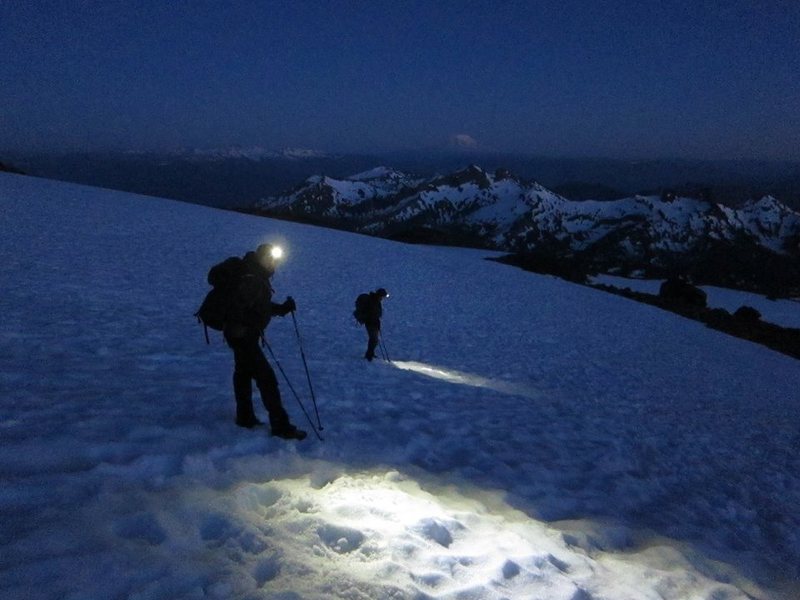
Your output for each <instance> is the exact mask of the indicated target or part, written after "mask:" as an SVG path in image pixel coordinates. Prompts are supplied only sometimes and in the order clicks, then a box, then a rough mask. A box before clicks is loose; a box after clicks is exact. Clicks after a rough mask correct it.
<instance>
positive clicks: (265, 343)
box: [261, 338, 324, 442]
mask: <svg viewBox="0 0 800 600" xmlns="http://www.w3.org/2000/svg"><path fill="white" fill-rule="evenodd" d="M261 341H262V342H263V343H264V345H265V346H266V347H267V350H269V355H270V356H271V357H272V360H274V361H275V365H276V366H277V367H278V370H279V371H280V372H281V375H283V378H284V379H285V380H286V383H287V385H288V386H289V389H290V390H292V394H294V399H295V400H297V403H298V404H299V405H300V410H302V411H303V414H304V415H305V416H306V420H307V421H308V424H309V425H311V429H313V430H314V434H315V435H316V436H317V439H319V441H320V442H322V441H324V440H323V439H322V436H321V435H320V434H319V431H317V428H316V427H314V422H313V421H312V420H311V417H310V416H309V415H308V411H307V410H306V407H305V406H303V402H302V400H300V396H298V395H297V392H296V391H295V390H294V386H293V385H292V382H291V381H289V376H288V375H286V371H284V370H283V367H282V366H281V363H280V361H279V360H278V357H277V356H275V353H274V352H273V351H272V346H270V345H269V342H268V341H267V340H266V338H261Z"/></svg>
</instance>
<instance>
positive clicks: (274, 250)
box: [269, 246, 283, 260]
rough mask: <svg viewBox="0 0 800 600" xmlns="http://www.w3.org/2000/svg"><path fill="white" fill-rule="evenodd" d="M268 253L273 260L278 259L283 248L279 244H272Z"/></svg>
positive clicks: (281, 254)
mask: <svg viewBox="0 0 800 600" xmlns="http://www.w3.org/2000/svg"><path fill="white" fill-rule="evenodd" d="M269 253H270V256H272V259H273V260H278V259H280V258H281V257H282V256H283V248H281V247H280V246H273V247H272V249H271V250H270V251H269Z"/></svg>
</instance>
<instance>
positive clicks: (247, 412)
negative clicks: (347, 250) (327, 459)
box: [209, 244, 306, 439]
mask: <svg viewBox="0 0 800 600" xmlns="http://www.w3.org/2000/svg"><path fill="white" fill-rule="evenodd" d="M281 255H282V252H281V250H280V248H278V247H277V246H272V245H271V244H261V245H260V246H258V248H256V250H255V251H251V252H248V253H247V254H245V255H244V257H243V258H238V257H232V258H229V259H227V260H225V261H224V262H222V263H220V264H218V265H216V266H215V267H213V268H212V269H211V271H210V272H209V282H211V281H212V278H214V277H215V276H216V277H218V278H229V280H230V299H229V301H228V306H227V307H226V309H225V322H224V327H223V330H222V331H223V334H224V336H225V341H226V342H227V343H228V346H230V347H231V350H233V360H234V370H233V393H234V396H235V398H236V424H237V425H239V426H240V427H246V428H248V429H251V428H253V427H256V426H257V425H260V424H261V421H260V420H259V419H258V418H257V417H256V415H255V412H254V410H253V388H252V381H253V380H255V382H256V386H257V387H258V391H259V392H260V393H261V400H262V402H263V403H264V408H266V409H267V413H268V415H269V424H270V429H271V433H272V435H273V436H277V437H281V438H286V439H303V438H305V437H306V433H305V432H304V431H302V430H300V429H297V427H295V426H294V425H292V423H291V422H290V421H289V416H288V414H287V413H286V410H285V409H284V407H283V403H282V402H281V394H280V390H279V388H278V380H277V378H276V377H275V372H274V371H273V370H272V367H271V366H270V365H269V362H267V358H266V357H265V356H264V352H263V351H262V350H261V347H260V345H259V341H260V340H261V339H262V338H263V336H264V330H265V329H266V327H267V325H269V322H270V319H271V318H272V317H273V316H275V315H277V316H280V317H283V316H286V315H287V314H289V313H290V312H292V311H294V310H295V309H296V308H297V306H296V304H295V302H294V299H293V298H292V297H291V296H288V297H287V298H286V301H285V302H283V303H282V304H277V303H275V302H272V294H273V292H274V290H273V289H272V285H271V283H270V278H271V277H272V275H273V274H274V273H275V267H276V266H277V261H278V259H279V258H280V257H281ZM215 271H217V272H216V273H215ZM212 285H213V283H212Z"/></svg>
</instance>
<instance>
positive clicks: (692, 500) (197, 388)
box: [0, 174, 800, 600]
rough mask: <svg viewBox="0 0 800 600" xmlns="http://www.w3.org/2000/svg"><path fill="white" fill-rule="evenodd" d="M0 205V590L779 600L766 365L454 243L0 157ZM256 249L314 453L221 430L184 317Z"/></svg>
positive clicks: (69, 595)
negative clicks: (298, 219)
mask: <svg viewBox="0 0 800 600" xmlns="http://www.w3.org/2000/svg"><path fill="white" fill-rule="evenodd" d="M0 215H2V216H1V217H0V218H1V219H2V232H3V233H2V238H0V281H2V296H0V309H1V312H0V314H2V315H3V318H2V321H0V439H2V444H0V475H1V476H2V482H3V483H2V487H0V507H1V508H2V515H3V518H2V521H0V598H2V599H3V600H5V599H20V598H24V599H48V600H49V599H53V600H55V599H59V600H64V599H69V600H77V599H89V598H91V599H97V598H129V599H145V598H148V599H170V600H174V599H182V598H225V599H229V598H237V599H239V598H241V599H255V598H280V599H290V598H291V599H294V598H320V599H321V598H352V599H361V598H364V599H366V598H393V599H401V598H481V599H483V598H488V599H499V598H542V599H544V598H547V599H563V600H601V599H609V600H611V599H614V600H624V599H653V600H655V599H664V598H674V599H677V598H702V599H708V600H722V599H726V600H728V599H740V598H742V599H743V598H797V597H798V595H797V594H798V579H799V576H800V571H799V570H798V565H800V485H799V481H800V475H799V473H800V469H799V467H800V464H799V463H798V461H799V460H800V459H799V458H798V451H797V450H798V443H799V442H800V417H799V416H798V415H800V411H798V400H797V394H796V390H798V389H800V369H798V363H797V361H795V360H793V359H791V358H789V357H786V356H783V355H781V354H778V353H776V352H773V351H770V350H768V349H766V348H763V347H761V346H758V345H755V344H751V343H748V342H745V341H742V340H738V339H735V338H732V337H730V336H726V335H724V334H721V333H718V332H715V331H712V330H710V329H708V328H705V327H703V326H702V325H700V324H696V323H694V322H691V321H688V320H686V319H682V318H680V317H677V316H675V315H672V314H670V313H667V312H665V311H660V310H658V309H656V308H653V307H649V306H645V305H641V304H637V303H635V302H631V301H629V300H627V299H624V298H620V297H616V296H613V295H610V294H606V293H603V292H599V291H595V290H592V289H589V288H586V287H582V286H575V285H571V284H569V283H566V282H564V281H561V280H558V279H555V278H551V277H545V276H539V275H535V274H531V273H526V272H523V271H521V270H518V269H514V268H512V267H509V266H506V265H501V264H498V263H494V262H489V261H485V260H482V258H483V257H484V256H485V254H486V253H484V252H478V251H473V250H464V249H455V248H435V247H424V246H411V245H403V244H397V243H392V242H388V241H385V240H380V239H374V238H369V237H365V236H359V235H353V234H347V233H344V232H338V231H332V230H325V229H320V228H314V227H310V226H303V225H299V224H293V223H288V222H278V221H271V220H267V219H260V218H257V217H252V216H247V215H242V214H238V213H229V212H222V211H218V210H214V209H210V208H205V207H200V206H193V205H190V204H183V203H180V202H173V201H166V200H160V199H155V198H147V197H141V196H135V195H131V194H124V193H116V192H109V191H105V190H98V189H93V188H86V187H80V186H75V185H68V184H63V183H56V182H47V181H43V180H37V179H33V178H27V177H23V176H14V175H6V174H2V175H0ZM263 241H272V242H279V243H282V244H283V245H284V246H285V248H286V249H287V257H286V260H285V264H284V265H283V266H282V267H281V268H280V269H279V271H278V273H277V274H276V276H275V278H274V281H273V283H274V286H275V288H276V290H277V298H276V299H277V300H282V299H283V297H284V296H285V295H287V294H291V295H293V296H294V297H295V298H296V300H297V302H298V312H297V321H298V325H299V327H300V331H301V334H302V339H303V342H304V348H305V353H306V356H307V358H308V362H309V369H310V372H311V375H312V378H313V381H314V385H315V391H316V396H317V400H318V404H319V411H320V414H321V417H322V423H323V425H324V427H325V429H324V431H323V432H322V434H323V435H324V437H325V441H324V442H319V441H317V440H316V439H315V438H314V436H313V434H312V435H311V436H309V438H308V439H307V440H305V441H303V442H299V443H298V442H287V441H283V440H278V439H273V438H270V437H268V436H267V434H266V432H265V431H264V430H263V429H262V430H253V431H248V430H243V429H240V428H237V427H235V425H234V424H233V408H234V406H233V399H232V391H231V383H230V380H231V370H232V358H231V356H230V352H229V351H228V349H227V348H226V347H225V346H224V344H223V343H222V341H221V339H220V336H219V335H216V336H214V337H213V339H212V344H211V345H210V346H207V345H206V344H205V341H204V339H203V335H202V331H201V329H200V327H199V326H198V325H197V324H196V323H195V322H194V319H193V317H192V313H193V312H194V311H195V310H196V308H197V305H198V304H199V302H200V300H201V299H202V297H203V295H204V294H205V292H206V289H207V285H206V282H205V276H206V272H207V270H208V268H209V266H210V265H212V264H214V263H215V262H217V261H219V260H221V259H223V258H225V257H227V256H229V255H233V254H242V253H243V252H244V251H246V250H248V249H252V248H254V247H255V246H256V245H257V244H259V243H261V242H263ZM378 286H383V287H386V288H387V289H388V290H389V291H390V293H391V297H390V298H389V299H388V300H387V301H386V304H385V307H386V311H385V312H386V314H385V319H384V326H385V331H384V333H385V342H386V349H387V350H388V352H389V354H390V356H391V358H392V359H393V360H395V361H397V362H394V363H388V362H381V361H375V362H373V363H367V362H366V361H364V360H363V359H362V358H361V356H362V354H363V351H364V347H365V344H366V339H365V338H366V336H365V333H364V331H363V329H362V328H358V327H356V326H355V325H354V322H353V320H352V317H351V316H350V313H351V311H352V304H353V300H354V298H355V296H356V295H357V294H358V293H359V292H362V291H366V290H369V289H374V288H375V287H378ZM268 337H269V340H270V343H271V345H272V347H273V348H274V349H275V350H276V352H277V354H278V357H279V359H280V360H281V363H282V365H283V366H284V368H285V370H286V371H287V373H288V375H289V377H290V378H291V380H292V381H293V383H294V386H295V388H296V389H298V390H299V391H300V393H301V394H302V395H303V396H304V399H305V401H306V402H307V403H308V393H307V391H306V386H305V373H304V371H303V367H302V362H301V361H300V357H299V351H298V345H297V338H296V336H295V332H294V327H293V324H292V323H291V319H290V318H289V317H286V318H285V319H276V320H275V321H274V322H273V323H272V324H271V325H270V328H269V330H268ZM281 387H282V389H283V392H284V402H285V404H286V406H287V409H288V410H289V412H290V414H291V415H292V417H293V419H294V421H295V422H296V423H297V424H298V425H305V426H307V423H306V422H305V421H304V417H303V416H302V413H301V412H300V410H299V408H298V406H297V405H296V402H295V400H294V399H293V398H292V396H291V394H290V393H289V391H288V389H287V386H286V384H285V383H284V382H281ZM307 406H308V408H309V410H310V411H311V412H312V415H313V410H312V409H311V406H310V404H307ZM259 413H260V415H261V416H262V417H263V416H264V412H263V409H261V408H260V407H259Z"/></svg>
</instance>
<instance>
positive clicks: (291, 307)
mask: <svg viewBox="0 0 800 600" xmlns="http://www.w3.org/2000/svg"><path fill="white" fill-rule="evenodd" d="M283 310H285V311H286V312H287V313H290V312H294V311H296V310H297V304H295V301H294V298H292V297H291V296H288V297H287V298H286V302H284V303H283Z"/></svg>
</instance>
